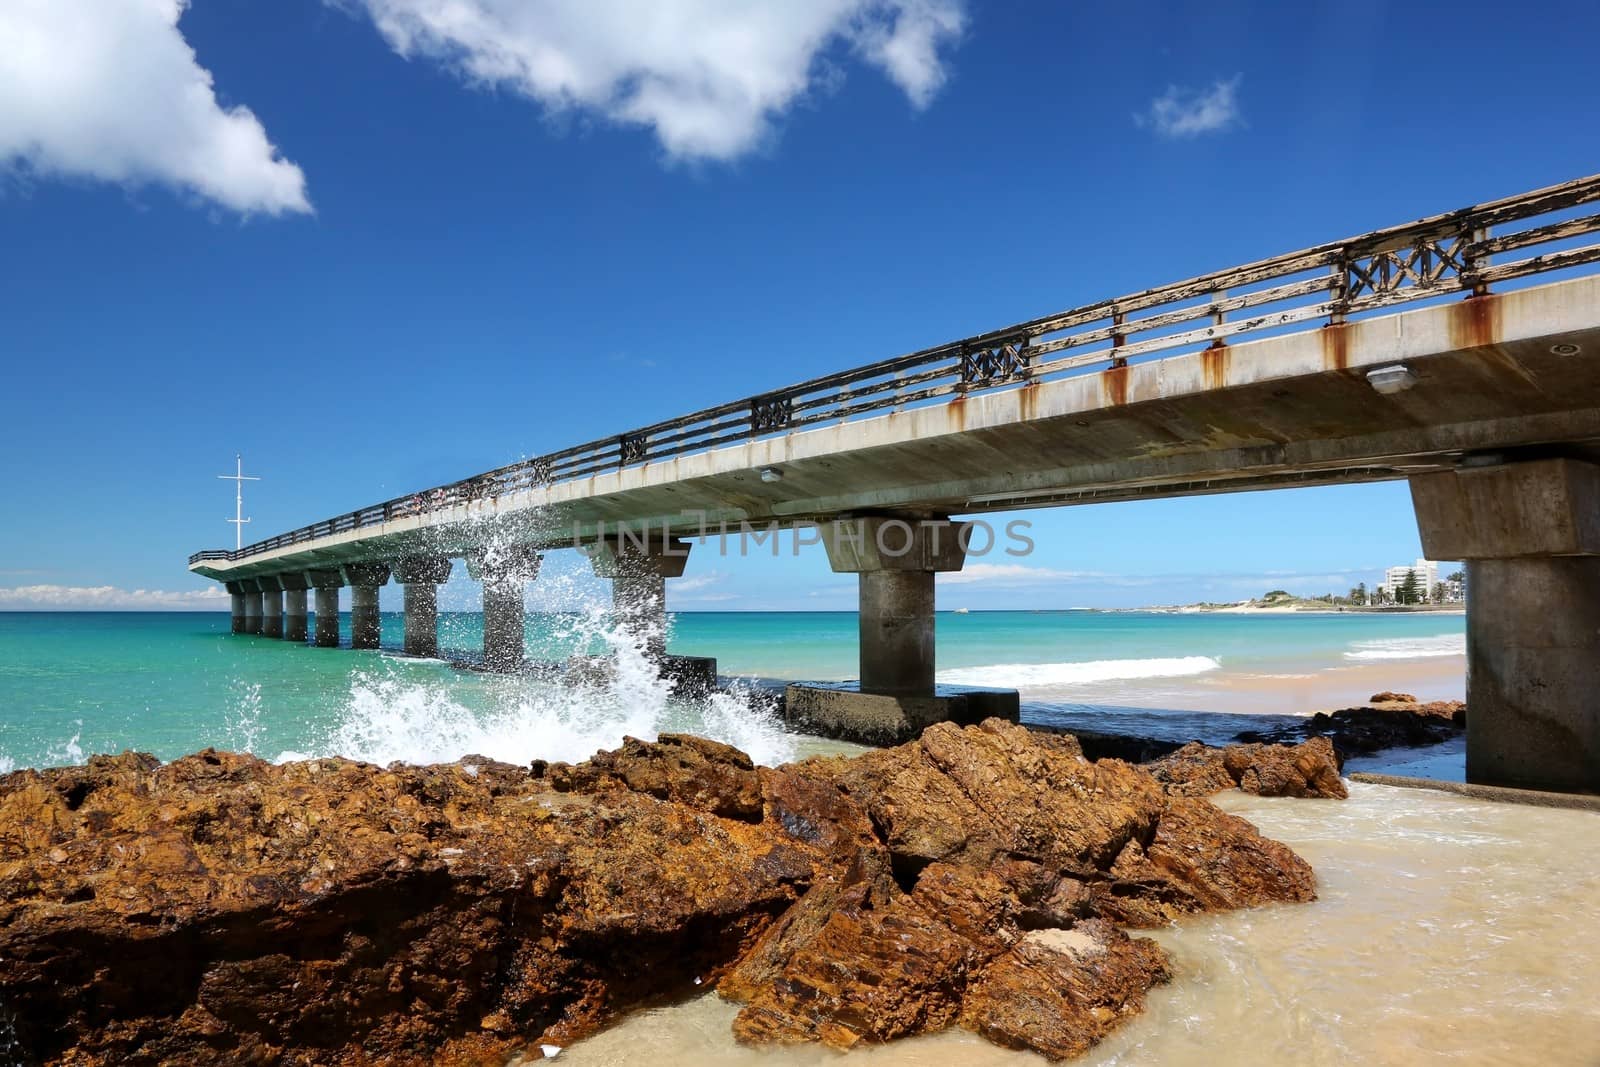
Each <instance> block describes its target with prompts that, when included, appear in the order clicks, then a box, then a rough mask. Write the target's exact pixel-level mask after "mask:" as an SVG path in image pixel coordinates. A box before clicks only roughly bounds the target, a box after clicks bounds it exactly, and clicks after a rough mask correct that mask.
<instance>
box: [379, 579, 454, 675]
mask: <svg viewBox="0 0 1600 1067" xmlns="http://www.w3.org/2000/svg"><path fill="white" fill-rule="evenodd" d="M393 566H394V578H395V581H397V582H401V583H403V584H404V585H405V587H406V617H405V618H406V627H405V631H406V632H405V650H406V651H407V652H408V653H410V654H411V655H413V656H430V657H431V656H437V655H438V654H439V586H440V584H441V583H443V582H445V581H448V580H449V578H450V569H451V564H450V560H448V559H446V558H444V557H442V556H407V557H405V558H403V559H397V560H395V561H394V564H393Z"/></svg>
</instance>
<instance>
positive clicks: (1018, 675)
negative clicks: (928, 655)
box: [938, 656, 1222, 689]
mask: <svg viewBox="0 0 1600 1067" xmlns="http://www.w3.org/2000/svg"><path fill="white" fill-rule="evenodd" d="M1221 666H1222V664H1221V663H1219V662H1218V661H1217V660H1215V659H1213V658H1211V657H1210V656H1174V657H1169V658H1164V659H1097V660H1089V661H1087V662H1082V663H997V664H992V665H990V666H985V667H960V668H956V669H954V670H948V671H940V672H939V675H938V680H939V681H940V682H942V683H945V684H947V685H986V686H1001V687H1005V688H1009V689H1042V688H1045V687H1048V686H1067V685H1084V684H1087V683H1090V682H1112V681H1121V680H1123V679H1130V678H1177V677H1182V676H1184V675H1189V674H1203V673H1205V672H1206V671H1214V670H1216V669H1218V668H1219V667H1221Z"/></svg>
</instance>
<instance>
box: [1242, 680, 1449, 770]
mask: <svg viewBox="0 0 1600 1067" xmlns="http://www.w3.org/2000/svg"><path fill="white" fill-rule="evenodd" d="M1409 696H1410V694H1409V693H1377V694H1374V700H1373V703H1374V704H1375V705H1377V706H1375V707H1365V708H1344V709H1342V710H1340V711H1335V712H1333V713H1332V714H1328V713H1327V712H1321V711H1319V712H1317V713H1316V714H1315V715H1313V716H1311V718H1309V719H1307V720H1306V721H1305V722H1304V723H1303V724H1296V725H1295V726H1294V727H1292V728H1288V729H1280V730H1272V731H1264V732H1260V731H1253V730H1252V731H1247V732H1245V733H1241V734H1239V735H1238V738H1237V739H1238V740H1240V741H1247V742H1273V743H1278V742H1292V741H1297V740H1299V739H1301V738H1306V737H1326V738H1327V739H1328V740H1329V741H1331V742H1332V743H1333V747H1334V750H1335V751H1336V752H1338V754H1339V758H1340V759H1341V760H1345V759H1350V758H1352V757H1355V756H1370V755H1373V754H1374V753H1377V752H1381V751H1383V750H1384V749H1386V748H1418V747H1421V746H1423V745H1436V744H1438V743H1439V742H1441V741H1448V740H1450V739H1451V738H1453V737H1459V736H1460V735H1461V732H1462V731H1463V730H1464V729H1466V725H1467V706H1466V705H1465V704H1463V703H1461V701H1459V700H1436V701H1431V702H1426V703H1424V702H1419V701H1417V700H1415V699H1411V700H1402V699H1399V698H1402V697H1409ZM1378 697H1393V698H1395V699H1393V700H1386V701H1382V702H1379V701H1378V699H1377V698H1378Z"/></svg>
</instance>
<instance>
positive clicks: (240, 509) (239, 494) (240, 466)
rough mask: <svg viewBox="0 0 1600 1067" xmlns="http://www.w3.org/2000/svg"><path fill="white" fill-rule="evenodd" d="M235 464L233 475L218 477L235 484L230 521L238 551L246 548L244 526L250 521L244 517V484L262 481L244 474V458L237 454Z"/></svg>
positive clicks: (234, 455)
mask: <svg viewBox="0 0 1600 1067" xmlns="http://www.w3.org/2000/svg"><path fill="white" fill-rule="evenodd" d="M233 463H234V471H233V473H232V474H219V475H217V477H218V478H223V479H225V480H227V481H230V482H232V483H233V490H234V491H233V518H231V519H229V520H228V521H229V522H231V523H233V547H234V550H235V551H238V550H239V549H241V548H243V547H244V524H245V523H247V522H249V521H250V520H249V519H247V518H245V517H244V483H245V482H259V481H260V480H261V479H260V478H258V477H256V476H255V475H253V474H246V473H245V472H244V457H242V456H240V455H239V453H237V452H235V453H234V454H233Z"/></svg>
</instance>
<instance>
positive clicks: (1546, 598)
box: [1411, 458, 1600, 793]
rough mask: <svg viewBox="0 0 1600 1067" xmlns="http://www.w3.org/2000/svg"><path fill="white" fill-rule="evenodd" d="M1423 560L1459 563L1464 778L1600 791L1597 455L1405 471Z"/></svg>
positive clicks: (1599, 503)
mask: <svg viewBox="0 0 1600 1067" xmlns="http://www.w3.org/2000/svg"><path fill="white" fill-rule="evenodd" d="M1411 499H1412V502H1413V503H1414V504H1415V505H1416V510H1417V526H1418V529H1419V530H1420V532H1421V534H1422V547H1423V551H1424V552H1426V553H1427V555H1428V558H1429V559H1459V560H1464V561H1466V577H1467V781H1468V782H1470V783H1473V784H1475V785H1495V786H1515V787H1521V788H1526V789H1542V790H1551V791H1556V792H1589V793H1596V792H1600V702H1597V700H1596V696H1595V694H1596V693H1600V467H1596V466H1594V465H1593V464H1589V463H1583V462H1579V461H1576V460H1570V459H1559V458H1557V459H1541V460H1533V461H1528V462H1521V463H1507V464H1503V465H1501V466H1494V467H1479V468H1470V469H1463V470H1459V471H1454V472H1447V473H1442V474H1427V475H1420V476H1418V477H1415V478H1412V479H1411Z"/></svg>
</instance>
